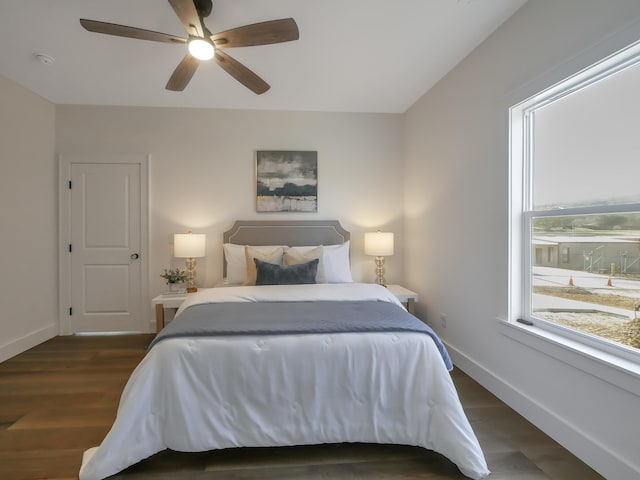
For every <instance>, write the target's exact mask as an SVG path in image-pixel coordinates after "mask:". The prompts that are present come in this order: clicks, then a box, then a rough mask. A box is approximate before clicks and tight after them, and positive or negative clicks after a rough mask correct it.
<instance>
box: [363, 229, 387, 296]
mask: <svg viewBox="0 0 640 480" xmlns="http://www.w3.org/2000/svg"><path fill="white" fill-rule="evenodd" d="M364 253H365V255H373V256H375V257H376V283H377V284H378V285H382V286H383V287H386V286H387V281H386V280H385V278H384V257H388V256H389V255H393V233H391V232H381V231H377V232H368V233H365V234H364Z"/></svg>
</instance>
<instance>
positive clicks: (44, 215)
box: [0, 76, 58, 361]
mask: <svg viewBox="0 0 640 480" xmlns="http://www.w3.org/2000/svg"><path fill="white" fill-rule="evenodd" d="M54 122H55V107H54V105H52V104H51V103H49V102H47V101H46V100H44V99H42V98H41V97H39V96H37V95H35V94H33V93H31V92H30V91H28V90H26V89H24V88H22V87H21V86H19V85H17V84H16V83H14V82H13V81H11V80H9V79H7V78H5V77H3V76H0V162H1V167H2V174H1V175H0V225H1V227H0V229H1V232H2V233H1V234H0V239H1V240H0V265H1V266H2V272H3V273H2V275H0V361H3V360H6V359H7V358H9V357H11V356H13V355H15V354H17V353H20V352H22V351H24V350H26V349H28V348H31V347H32V346H34V345H37V344H38V343H40V342H42V341H44V340H46V339H48V338H51V337H52V336H54V335H56V334H57V333H58V318H57V317H58V315H57V310H58V307H57V305H58V301H57V285H58V283H57V275H58V274H57V257H56V248H57V244H58V241H57V221H56V218H57V198H56V182H55V178H56V177H55V172H56V169H55V164H54V162H53V158H54V143H55V123H54Z"/></svg>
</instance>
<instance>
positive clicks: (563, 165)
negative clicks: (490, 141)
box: [510, 43, 640, 364]
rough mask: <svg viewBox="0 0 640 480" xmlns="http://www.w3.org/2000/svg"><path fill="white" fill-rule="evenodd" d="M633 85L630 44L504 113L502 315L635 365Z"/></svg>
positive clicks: (639, 302)
mask: <svg viewBox="0 0 640 480" xmlns="http://www.w3.org/2000/svg"><path fill="white" fill-rule="evenodd" d="M638 85H640V43H639V44H637V45H632V46H631V47H629V48H627V49H625V50H624V51H622V52H620V53H618V54H616V55H614V56H612V57H610V58H607V59H605V60H604V61H603V62H601V63H599V64H597V65H595V66H593V67H591V68H589V69H587V70H585V71H583V72H581V73H579V74H577V75H575V76H573V77H571V78H569V79H567V80H565V81H564V82H561V83H560V84H558V85H556V86H554V87H552V88H550V89H548V90H546V91H544V92H541V93H540V94H538V95H535V96H534V97H532V98H531V99H529V100H527V101H525V102H523V103H521V104H519V105H516V106H514V107H513V108H512V109H511V112H510V113H511V119H510V127H511V188H510V200H511V201H510V203H511V227H510V229H511V232H510V235H511V239H510V245H511V263H510V268H511V281H510V289H511V290H510V315H511V319H510V320H511V321H516V320H517V319H520V320H521V321H522V320H524V321H525V322H527V323H533V324H534V325H535V326H536V327H540V328H543V329H548V330H551V331H553V332H554V333H556V334H560V335H561V336H565V337H567V338H570V339H571V340H573V341H576V340H577V341H579V342H581V343H585V344H588V345H589V346H591V347H593V346H595V347H597V348H599V349H602V350H605V351H607V352H609V353H611V352H614V353H616V354H619V355H622V356H625V357H626V358H630V359H632V360H633V361H634V362H637V363H638V364H640V117H638V114H637V106H638V105H640V89H639V88H638ZM545 250H546V253H544V251H545Z"/></svg>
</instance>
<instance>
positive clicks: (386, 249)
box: [364, 232, 393, 257]
mask: <svg viewBox="0 0 640 480" xmlns="http://www.w3.org/2000/svg"><path fill="white" fill-rule="evenodd" d="M364 253H365V255H374V256H376V257H388V256H389V255H393V233H392V232H368V233H365V234H364Z"/></svg>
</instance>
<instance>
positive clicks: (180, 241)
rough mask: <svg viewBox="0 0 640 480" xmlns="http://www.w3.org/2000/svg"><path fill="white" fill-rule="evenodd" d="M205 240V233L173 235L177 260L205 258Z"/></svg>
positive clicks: (174, 254) (174, 252) (174, 253)
mask: <svg viewBox="0 0 640 480" xmlns="http://www.w3.org/2000/svg"><path fill="white" fill-rule="evenodd" d="M205 239H206V235H205V234H203V233H176V234H174V235H173V256H174V257H177V258H197V257H204V254H205Z"/></svg>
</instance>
